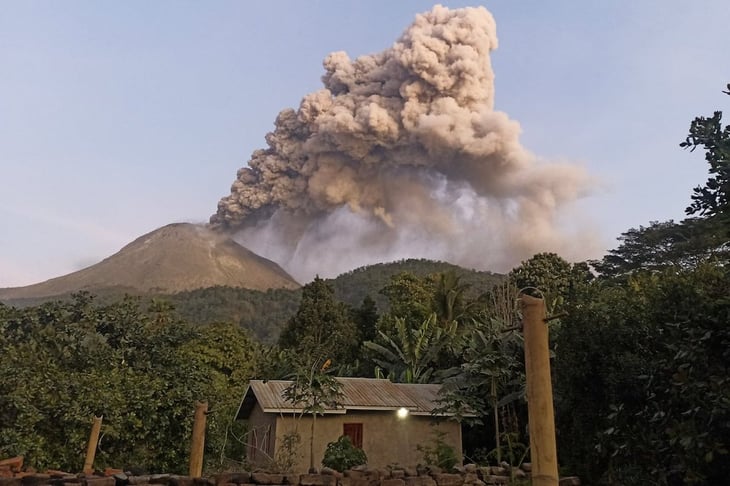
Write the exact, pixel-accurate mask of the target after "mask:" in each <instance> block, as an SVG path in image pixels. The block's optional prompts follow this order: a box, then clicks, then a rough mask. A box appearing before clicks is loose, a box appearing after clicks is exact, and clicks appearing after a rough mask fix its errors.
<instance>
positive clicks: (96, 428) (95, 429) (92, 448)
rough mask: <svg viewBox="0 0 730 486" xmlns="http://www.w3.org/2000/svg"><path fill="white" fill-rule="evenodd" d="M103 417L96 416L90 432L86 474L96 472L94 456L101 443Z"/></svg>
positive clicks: (85, 464)
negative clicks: (100, 433)
mask: <svg viewBox="0 0 730 486" xmlns="http://www.w3.org/2000/svg"><path fill="white" fill-rule="evenodd" d="M102 418H103V417H96V416H94V422H93V423H92V425H91V433H90V434H89V444H88V446H87V447H86V460H85V461H84V474H91V473H93V472H94V457H96V446H97V445H98V444H99V432H100V431H101V420H102Z"/></svg>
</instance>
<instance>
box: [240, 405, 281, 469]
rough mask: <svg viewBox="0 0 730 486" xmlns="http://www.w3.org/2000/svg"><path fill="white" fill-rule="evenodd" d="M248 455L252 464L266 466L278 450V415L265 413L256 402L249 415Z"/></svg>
mask: <svg viewBox="0 0 730 486" xmlns="http://www.w3.org/2000/svg"><path fill="white" fill-rule="evenodd" d="M248 423H249V431H248V440H247V441H246V442H247V444H248V448H247V451H246V457H247V458H248V460H249V462H250V463H251V464H255V465H258V466H266V465H268V464H269V462H270V461H271V459H272V458H273V457H274V451H275V450H276V444H275V440H276V416H275V415H274V414H270V413H265V412H264V411H263V410H262V409H261V405H259V404H258V403H256V405H254V408H253V410H252V411H251V415H250V416H249V422H248Z"/></svg>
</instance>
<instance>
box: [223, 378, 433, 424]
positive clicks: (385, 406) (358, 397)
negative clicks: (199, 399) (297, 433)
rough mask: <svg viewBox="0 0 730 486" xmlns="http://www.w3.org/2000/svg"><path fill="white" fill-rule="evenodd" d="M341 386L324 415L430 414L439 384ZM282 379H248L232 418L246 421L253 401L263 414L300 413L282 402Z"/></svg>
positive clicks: (365, 381)
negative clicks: (334, 406) (356, 412)
mask: <svg viewBox="0 0 730 486" xmlns="http://www.w3.org/2000/svg"><path fill="white" fill-rule="evenodd" d="M337 381H339V382H340V383H342V394H343V396H342V399H341V400H340V403H341V408H339V409H335V410H327V411H326V412H325V413H346V411H347V410H397V409H399V408H407V409H408V410H409V411H410V413H412V414H414V415H430V414H431V411H432V410H433V409H434V408H435V407H436V406H437V403H435V402H436V401H437V400H438V393H439V390H440V389H441V385H435V384H405V383H391V382H390V381H389V380H384V379H376V378H337ZM291 383H292V382H291V381H284V380H265V381H262V380H251V381H250V383H249V386H248V389H247V390H246V393H245V394H244V397H243V401H242V402H241V406H240V407H239V409H238V413H237V414H236V418H248V416H249V415H250V413H251V410H252V409H253V406H254V404H255V403H256V402H258V403H259V405H260V406H261V408H262V409H263V410H264V412H267V413H289V412H300V411H301V410H302V408H303V407H302V406H301V405H294V404H293V403H291V402H288V401H286V400H284V398H283V397H282V394H283V392H284V389H285V388H286V387H287V386H289V385H291Z"/></svg>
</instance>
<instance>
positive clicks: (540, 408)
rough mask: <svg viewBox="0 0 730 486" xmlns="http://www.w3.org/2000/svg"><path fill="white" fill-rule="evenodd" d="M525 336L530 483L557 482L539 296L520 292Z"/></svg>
mask: <svg viewBox="0 0 730 486" xmlns="http://www.w3.org/2000/svg"><path fill="white" fill-rule="evenodd" d="M520 300H521V302H522V317H523V333H524V337H525V372H526V374H527V415H528V420H529V429H530V457H531V458H532V484H533V486H558V453H557V447H556V445H555V412H554V410H553V387H552V383H551V381H550V350H549V347H548V328H547V323H546V322H545V317H546V316H545V302H544V301H543V299H538V298H535V297H531V296H529V295H526V294H521V295H520Z"/></svg>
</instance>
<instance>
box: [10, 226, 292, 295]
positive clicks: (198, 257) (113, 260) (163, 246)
mask: <svg viewBox="0 0 730 486" xmlns="http://www.w3.org/2000/svg"><path fill="white" fill-rule="evenodd" d="M214 286H229V287H240V288H247V289H251V290H267V289H269V288H290V289H294V288H298V287H299V283H298V282H296V281H295V280H294V279H293V278H292V277H291V276H290V275H289V274H288V273H286V272H285V271H284V270H283V269H282V268H281V267H280V266H279V265H278V264H277V263H275V262H273V261H271V260H268V259H266V258H264V257H262V256H259V255H257V254H255V253H253V252H252V251H250V250H248V249H247V248H245V247H243V246H241V245H240V244H238V243H236V242H235V241H234V240H233V239H232V238H231V237H230V236H228V235H226V234H224V233H220V232H216V231H213V230H211V229H209V228H207V227H204V226H200V225H194V224H191V223H173V224H168V225H166V226H162V227H161V228H158V229H156V230H153V231H151V232H149V233H146V234H144V235H142V236H140V237H138V238H136V239H135V240H133V241H132V242H131V243H128V244H127V245H125V246H124V247H123V248H122V249H120V250H119V251H118V252H116V253H114V254H113V255H111V256H109V257H107V258H105V259H103V260H102V261H100V262H99V263H96V264H94V265H91V266H89V267H86V268H84V269H81V270H78V271H76V272H72V273H69V274H67V275H63V276H60V277H55V278H52V279H49V280H46V281H44V282H40V283H36V284H32V285H27V286H23V287H9V288H4V289H0V301H10V300H19V299H38V298H53V297H54V296H62V295H66V294H69V293H72V292H78V291H90V292H92V293H110V292H111V293H122V292H123V293H136V294H160V293H169V294H171V293H176V292H182V291H188V290H195V289H198V288H207V287H214Z"/></svg>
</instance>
